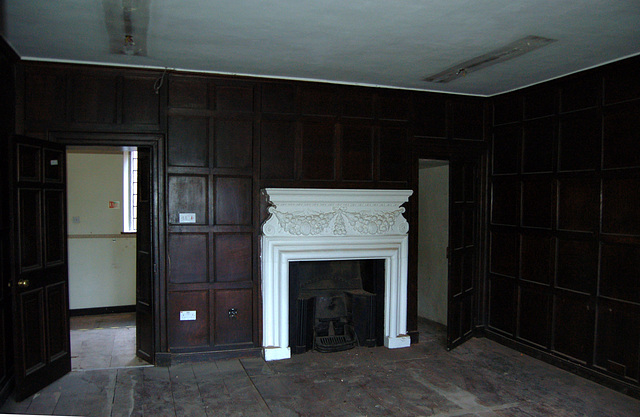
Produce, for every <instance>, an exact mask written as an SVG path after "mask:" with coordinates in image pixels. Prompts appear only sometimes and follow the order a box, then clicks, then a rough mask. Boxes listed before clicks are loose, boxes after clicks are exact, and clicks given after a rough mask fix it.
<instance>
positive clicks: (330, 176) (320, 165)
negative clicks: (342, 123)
mask: <svg viewBox="0 0 640 417" xmlns="http://www.w3.org/2000/svg"><path fill="white" fill-rule="evenodd" d="M335 148H336V146H335V128H334V125H333V124H332V123H328V122H305V123H303V125H302V179H303V180H326V181H333V180H335V162H336V161H335V158H336V150H335Z"/></svg>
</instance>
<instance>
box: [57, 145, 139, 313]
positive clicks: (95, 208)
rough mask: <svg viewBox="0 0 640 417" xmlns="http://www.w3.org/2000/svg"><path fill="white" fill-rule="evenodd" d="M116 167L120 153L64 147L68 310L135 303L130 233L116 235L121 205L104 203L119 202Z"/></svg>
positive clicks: (119, 167)
mask: <svg viewBox="0 0 640 417" xmlns="http://www.w3.org/2000/svg"><path fill="white" fill-rule="evenodd" d="M122 171H123V157H122V152H117V153H105V152H100V153H97V152H82V153H80V152H76V151H70V152H67V215H68V219H67V224H68V235H69V239H68V244H69V308H70V309H72V310H73V309H79V308H94V307H113V306H123V305H133V304H135V292H136V284H135V282H136V280H135V272H136V261H135V256H136V240H135V235H133V234H127V235H123V234H121V232H122V207H121V206H120V208H117V209H113V208H109V206H108V203H109V201H119V202H120V204H122V178H123V176H122V175H123V173H122ZM74 217H79V220H80V222H79V223H74V221H73V218H74Z"/></svg>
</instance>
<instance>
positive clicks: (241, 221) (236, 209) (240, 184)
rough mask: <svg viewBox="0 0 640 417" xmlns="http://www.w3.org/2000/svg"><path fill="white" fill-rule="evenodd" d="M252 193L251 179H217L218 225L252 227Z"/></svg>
mask: <svg viewBox="0 0 640 417" xmlns="http://www.w3.org/2000/svg"><path fill="white" fill-rule="evenodd" d="M251 191H252V188H251V179H250V178H230V177H219V178H216V224H218V225H244V226H250V225H251V222H252V213H253V207H252V201H253V198H252V196H251Z"/></svg>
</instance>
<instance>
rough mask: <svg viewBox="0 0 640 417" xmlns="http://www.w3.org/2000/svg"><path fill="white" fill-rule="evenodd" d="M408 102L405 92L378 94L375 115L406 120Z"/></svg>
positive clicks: (381, 117) (407, 117)
mask: <svg viewBox="0 0 640 417" xmlns="http://www.w3.org/2000/svg"><path fill="white" fill-rule="evenodd" d="M409 103H410V100H409V97H408V95H407V94H398V93H387V94H384V93H383V94H380V96H379V98H378V111H377V115H378V117H379V118H380V119H387V120H408V119H409ZM474 110H475V109H474Z"/></svg>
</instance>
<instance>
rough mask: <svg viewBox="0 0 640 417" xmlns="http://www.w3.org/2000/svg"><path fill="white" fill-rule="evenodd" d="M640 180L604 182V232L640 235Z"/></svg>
mask: <svg viewBox="0 0 640 417" xmlns="http://www.w3.org/2000/svg"><path fill="white" fill-rule="evenodd" d="M638 190H640V178H623V179H610V180H603V182H602V231H603V232H605V233H615V234H627V235H640V216H638V213H640V193H639V192H638Z"/></svg>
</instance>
